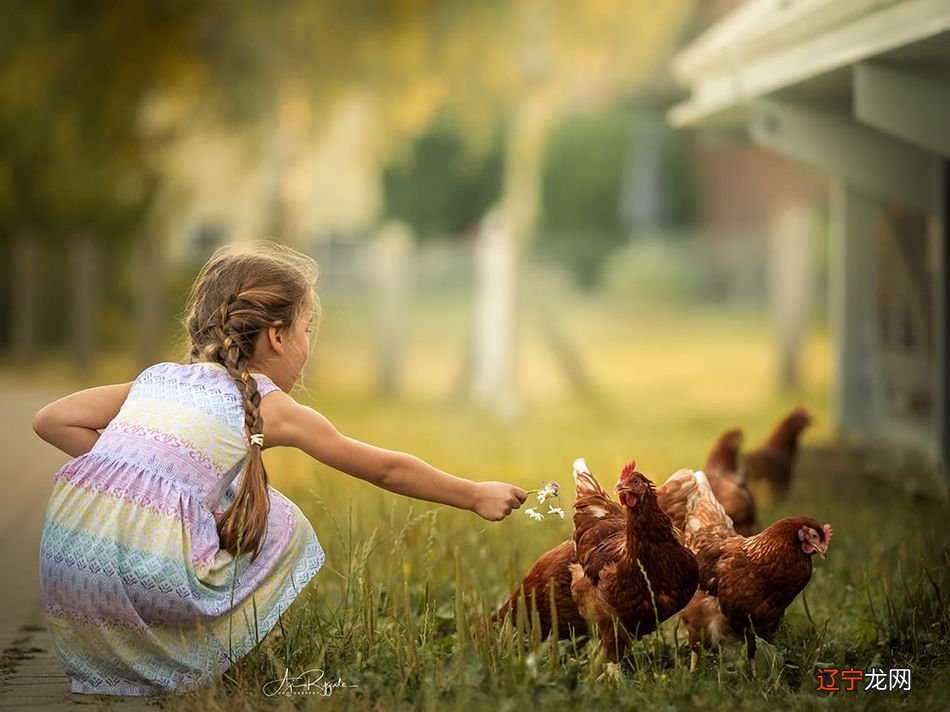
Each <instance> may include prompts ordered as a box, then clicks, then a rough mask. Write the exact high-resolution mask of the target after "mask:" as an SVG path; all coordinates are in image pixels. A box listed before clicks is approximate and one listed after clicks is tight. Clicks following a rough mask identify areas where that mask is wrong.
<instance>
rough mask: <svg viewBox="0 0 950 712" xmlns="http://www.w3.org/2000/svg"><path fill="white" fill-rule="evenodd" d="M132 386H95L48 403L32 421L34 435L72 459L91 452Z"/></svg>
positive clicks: (130, 383) (125, 384)
mask: <svg viewBox="0 0 950 712" xmlns="http://www.w3.org/2000/svg"><path fill="white" fill-rule="evenodd" d="M131 388H132V382H131V381H130V382H129V383H117V384H115V385H112V386H98V387H96V388H87V389H86V390H84V391H79V392H78V393H73V394H71V395H68V396H66V397H64V398H60V399H59V400H57V401H54V402H52V403H50V404H49V405H48V406H46V407H44V408H43V409H41V410H40V412H38V413H37V414H36V416H35V417H34V418H33V431H34V432H35V433H36V434H37V435H39V436H40V437H41V438H43V440H45V441H46V442H48V443H50V444H51V445H55V446H56V447H57V448H59V449H60V450H62V451H63V452H65V453H66V454H67V455H71V456H72V457H78V456H79V455H84V454H85V453H87V452H89V451H90V450H92V446H93V445H95V444H96V440H98V439H99V431H100V430H101V429H103V428H105V427H106V426H107V425H108V424H109V423H110V422H111V421H112V419H113V418H115V416H116V415H117V414H118V412H119V408H121V407H122V404H123V403H124V402H125V399H126V397H127V396H128V395H129V390H130V389H131Z"/></svg>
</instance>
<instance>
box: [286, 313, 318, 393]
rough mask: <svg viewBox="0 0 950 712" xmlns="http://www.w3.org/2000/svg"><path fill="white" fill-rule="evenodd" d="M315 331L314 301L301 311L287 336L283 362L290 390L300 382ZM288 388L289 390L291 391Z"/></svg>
mask: <svg viewBox="0 0 950 712" xmlns="http://www.w3.org/2000/svg"><path fill="white" fill-rule="evenodd" d="M312 329H313V300H312V299H311V300H310V301H309V303H308V304H307V305H306V306H305V307H304V308H303V309H302V310H301V311H300V314H299V315H298V316H297V319H295V320H294V323H293V325H292V326H291V327H290V330H289V333H288V332H287V331H285V333H286V334H287V341H286V343H285V346H284V353H283V354H282V360H283V361H284V366H285V369H284V373H285V375H286V376H287V377H288V378H287V380H288V382H289V383H290V388H293V385H294V384H296V383H297V382H298V381H299V380H300V374H301V373H302V372H303V369H304V366H306V365H307V361H308V360H309V358H310V350H311V341H310V335H311V332H312ZM290 388H288V389H287V390H290Z"/></svg>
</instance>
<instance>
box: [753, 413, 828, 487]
mask: <svg viewBox="0 0 950 712" xmlns="http://www.w3.org/2000/svg"><path fill="white" fill-rule="evenodd" d="M811 420H812V419H811V414H810V413H809V412H808V411H807V410H805V409H804V408H803V407H801V406H799V407H797V408H795V409H794V410H793V411H792V412H791V413H789V414H788V415H787V416H785V418H783V419H782V420H781V421H780V422H779V424H778V425H777V426H775V430H773V431H772V433H771V434H770V435H769V436H768V437H767V438H766V439H765V442H763V443H762V445H760V446H759V448H758V449H756V450H753V451H751V452H749V453H746V455H745V456H744V457H743V458H742V463H741V465H740V468H739V478H740V480H742V481H744V482H746V483H747V486H748V487H749V489H750V490H752V494H753V495H754V496H755V498H756V500H757V501H759V502H761V503H766V502H768V503H773V502H777V501H781V500H782V499H784V498H785V496H786V495H787V494H788V490H789V487H790V486H791V483H792V467H793V466H794V464H795V455H796V454H797V452H798V438H799V436H800V435H801V432H802V431H803V430H804V429H805V428H807V427H808V426H809V425H810V424H811Z"/></svg>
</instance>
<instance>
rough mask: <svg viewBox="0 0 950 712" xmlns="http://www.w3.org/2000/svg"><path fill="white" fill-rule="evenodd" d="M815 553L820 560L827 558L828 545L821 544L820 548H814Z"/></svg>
mask: <svg viewBox="0 0 950 712" xmlns="http://www.w3.org/2000/svg"><path fill="white" fill-rule="evenodd" d="M815 551H816V552H817V553H818V556H820V557H821V558H822V559H827V558H828V545H827V544H822V545H821V546H818V547H815Z"/></svg>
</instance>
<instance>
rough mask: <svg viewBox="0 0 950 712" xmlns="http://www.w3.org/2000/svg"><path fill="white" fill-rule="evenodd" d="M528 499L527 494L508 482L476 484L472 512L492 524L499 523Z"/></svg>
mask: <svg viewBox="0 0 950 712" xmlns="http://www.w3.org/2000/svg"><path fill="white" fill-rule="evenodd" d="M527 497H528V493H527V492H525V491H524V490H523V489H521V488H520V487H515V486H514V485H509V484H508V483H507V482H476V483H475V504H474V505H473V506H472V511H473V512H475V514H477V515H478V516H480V517H482V518H484V519H487V520H488V521H490V522H498V521H501V520H502V519H504V518H505V517H507V516H508V515H509V514H511V510H512V509H518V507H520V506H521V504H522V503H523V502H524V501H525V499H526V498H527Z"/></svg>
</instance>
